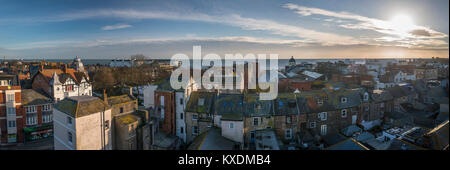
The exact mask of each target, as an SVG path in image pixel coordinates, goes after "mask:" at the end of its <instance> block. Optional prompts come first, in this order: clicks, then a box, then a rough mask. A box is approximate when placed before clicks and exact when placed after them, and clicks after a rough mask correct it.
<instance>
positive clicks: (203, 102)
mask: <svg viewBox="0 0 450 170" xmlns="http://www.w3.org/2000/svg"><path fill="white" fill-rule="evenodd" d="M204 104H205V98H199V99H198V105H199V106H203V105H204Z"/></svg>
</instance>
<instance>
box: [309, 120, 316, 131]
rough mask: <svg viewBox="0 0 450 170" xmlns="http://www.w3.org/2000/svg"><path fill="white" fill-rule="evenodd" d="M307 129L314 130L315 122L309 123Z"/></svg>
mask: <svg viewBox="0 0 450 170" xmlns="http://www.w3.org/2000/svg"><path fill="white" fill-rule="evenodd" d="M309 128H310V129H312V128H316V122H314V121H313V122H309Z"/></svg>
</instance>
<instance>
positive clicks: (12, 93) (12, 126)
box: [0, 75, 25, 145]
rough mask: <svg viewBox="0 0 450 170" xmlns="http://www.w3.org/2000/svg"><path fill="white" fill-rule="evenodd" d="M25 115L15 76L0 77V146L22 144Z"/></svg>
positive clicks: (18, 84)
mask: <svg viewBox="0 0 450 170" xmlns="http://www.w3.org/2000/svg"><path fill="white" fill-rule="evenodd" d="M24 126H25V113H24V111H23V106H22V97H21V88H20V83H19V78H18V76H16V75H0V145H7V144H15V143H23V128H24Z"/></svg>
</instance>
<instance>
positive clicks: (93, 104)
mask: <svg viewBox="0 0 450 170" xmlns="http://www.w3.org/2000/svg"><path fill="white" fill-rule="evenodd" d="M111 123H112V117H111V107H110V106H109V105H108V104H107V103H105V102H104V101H103V100H101V99H100V98H97V97H92V96H73V97H68V98H66V99H64V100H62V101H60V102H58V103H57V104H56V105H55V108H54V109H53V127H54V130H55V131H54V148H55V150H111V149H112V130H111Z"/></svg>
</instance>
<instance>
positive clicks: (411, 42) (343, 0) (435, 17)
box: [0, 0, 449, 59]
mask: <svg viewBox="0 0 450 170" xmlns="http://www.w3.org/2000/svg"><path fill="white" fill-rule="evenodd" d="M0 4H1V5H0V56H6V57H8V58H25V59H26V58H73V56H82V58H108V59H109V58H124V57H129V56H130V55H133V54H137V53H143V54H144V55H147V56H150V57H152V58H170V57H171V56H172V55H174V54H176V53H186V54H188V55H190V54H191V53H192V46H193V45H202V51H203V52H204V53H205V54H206V53H210V52H212V53H218V54H225V53H278V54H280V57H282V58H287V57H289V56H295V57H296V58H334V57H338V58H352V57H358V58H360V57H432V56H437V57H448V52H449V51H448V42H449V41H448V30H449V22H448V20H449V8H448V6H449V1H448V0H396V1H392V0H376V1H373V0H298V1H261V0H246V1H244V0H242V1H206V0H205V1H175V0H168V1H133V0H130V1H114V0H113V1H83V0H79V1H63V0H61V1H50V0H49V1H38V0H36V1H25V0H16V1H3V0H0Z"/></svg>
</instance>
